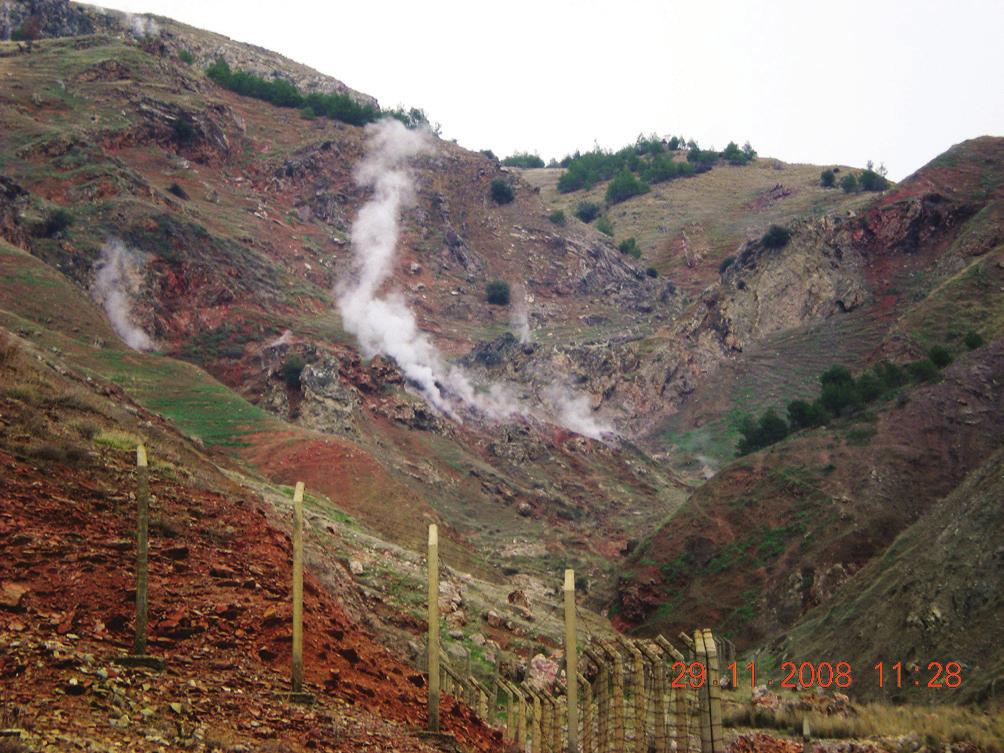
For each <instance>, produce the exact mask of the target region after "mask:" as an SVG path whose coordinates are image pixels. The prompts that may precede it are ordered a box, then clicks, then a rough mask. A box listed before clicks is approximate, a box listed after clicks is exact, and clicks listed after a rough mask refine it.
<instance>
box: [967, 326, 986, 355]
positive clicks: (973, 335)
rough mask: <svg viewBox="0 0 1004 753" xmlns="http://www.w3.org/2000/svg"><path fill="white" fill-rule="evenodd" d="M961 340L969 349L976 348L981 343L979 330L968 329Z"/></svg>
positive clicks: (981, 338) (981, 337)
mask: <svg viewBox="0 0 1004 753" xmlns="http://www.w3.org/2000/svg"><path fill="white" fill-rule="evenodd" d="M963 342H964V343H965V344H966V347H967V348H969V350H976V349H977V348H979V347H981V346H982V345H983V336H982V335H981V334H980V333H979V332H973V331H972V330H970V331H969V332H967V333H966V336H965V338H964V339H963Z"/></svg>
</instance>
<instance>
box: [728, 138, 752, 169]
mask: <svg viewBox="0 0 1004 753" xmlns="http://www.w3.org/2000/svg"><path fill="white" fill-rule="evenodd" d="M747 143H748V142H747ZM722 159H724V160H725V161H726V162H728V163H729V164H730V165H745V164H746V163H747V162H749V161H750V160H749V157H747V156H746V153H745V152H744V151H743V150H742V149H740V148H739V145H738V144H737V143H736V142H734V141H730V142H729V143H728V146H726V147H725V149H724V150H723V151H722Z"/></svg>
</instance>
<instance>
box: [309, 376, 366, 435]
mask: <svg viewBox="0 0 1004 753" xmlns="http://www.w3.org/2000/svg"><path fill="white" fill-rule="evenodd" d="M300 388H301V389H302V390H303V402H302V403H301V404H300V416H301V419H302V421H303V422H304V423H305V424H307V425H309V426H311V427H313V428H315V429H317V430H318V431H335V432H339V431H344V430H345V429H346V427H351V425H352V414H353V412H355V410H356V408H357V407H358V406H359V403H360V402H361V400H360V397H359V394H358V393H357V392H356V391H355V390H353V389H352V388H351V387H349V386H348V385H345V384H343V383H342V382H341V380H340V379H339V378H338V362H337V361H335V360H334V359H333V358H325V359H324V360H323V361H321V362H320V363H312V364H307V366H305V367H304V369H303V371H302V372H301V374H300Z"/></svg>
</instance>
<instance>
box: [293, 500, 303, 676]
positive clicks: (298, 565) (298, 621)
mask: <svg viewBox="0 0 1004 753" xmlns="http://www.w3.org/2000/svg"><path fill="white" fill-rule="evenodd" d="M293 692H294V693H302V692H303V482H302V481H297V482H296V488H295V489H294V490H293Z"/></svg>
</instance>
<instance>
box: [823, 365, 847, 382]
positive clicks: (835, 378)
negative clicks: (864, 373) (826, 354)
mask: <svg viewBox="0 0 1004 753" xmlns="http://www.w3.org/2000/svg"><path fill="white" fill-rule="evenodd" d="M819 383H820V384H821V385H822V386H823V387H825V386H826V385H828V384H854V376H853V375H852V374H851V371H850V369H848V368H847V367H846V366H840V365H839V364H835V365H833V366H831V367H830V368H828V369H827V370H826V371H824V372H823V373H822V374H820V375H819Z"/></svg>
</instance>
